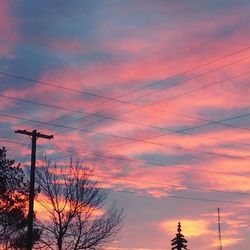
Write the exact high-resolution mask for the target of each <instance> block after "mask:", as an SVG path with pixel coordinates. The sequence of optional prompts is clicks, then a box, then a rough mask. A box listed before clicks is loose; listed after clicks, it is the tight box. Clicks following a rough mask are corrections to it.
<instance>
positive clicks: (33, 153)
mask: <svg viewBox="0 0 250 250" xmlns="http://www.w3.org/2000/svg"><path fill="white" fill-rule="evenodd" d="M15 133H18V134H23V135H28V136H30V137H31V141H32V148H31V169H30V188H29V212H28V235H27V249H28V250H32V245H33V219H34V197H35V170H36V141H37V139H38V138H44V139H49V140H50V139H52V138H53V135H45V134H41V133H38V132H37V131H36V130H33V131H27V130H16V131H15Z"/></svg>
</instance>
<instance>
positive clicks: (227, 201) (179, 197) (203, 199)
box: [108, 189, 244, 205]
mask: <svg viewBox="0 0 250 250" xmlns="http://www.w3.org/2000/svg"><path fill="white" fill-rule="evenodd" d="M108 190H109V191H111V192H117V193H127V194H136V195H141V193H137V192H135V191H125V190H115V189H108ZM165 198H166V199H168V198H173V199H184V200H193V201H206V202H216V203H231V204H238V205H239V204H241V205H244V203H243V202H238V201H229V200H216V199H206V198H196V197H186V196H179V195H168V196H166V197H165Z"/></svg>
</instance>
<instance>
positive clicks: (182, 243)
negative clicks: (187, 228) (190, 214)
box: [171, 222, 187, 250]
mask: <svg viewBox="0 0 250 250" xmlns="http://www.w3.org/2000/svg"><path fill="white" fill-rule="evenodd" d="M181 231H182V230H181V223H180V222H178V228H177V234H176V237H175V238H174V239H172V240H171V246H172V248H171V249H172V250H174V249H176V250H182V249H187V240H186V239H185V238H184V235H183V234H182V233H181Z"/></svg>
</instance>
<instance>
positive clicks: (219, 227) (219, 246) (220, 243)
mask: <svg viewBox="0 0 250 250" xmlns="http://www.w3.org/2000/svg"><path fill="white" fill-rule="evenodd" d="M218 233H219V244H218V249H219V250H222V239H221V225H220V209H219V208H218Z"/></svg>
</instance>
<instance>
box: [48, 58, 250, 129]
mask: <svg viewBox="0 0 250 250" xmlns="http://www.w3.org/2000/svg"><path fill="white" fill-rule="evenodd" d="M249 57H250V56H248V57H247V58H249ZM212 71H215V70H212ZM249 73H250V71H247V72H245V73H243V74H239V75H237V76H236V77H235V76H234V77H229V78H227V79H225V80H222V81H219V82H215V83H211V84H208V85H205V86H202V87H200V88H196V89H193V90H191V91H188V92H186V93H189V94H190V93H192V92H196V91H198V90H201V89H204V88H208V87H211V86H215V85H218V84H221V83H223V82H226V81H229V80H232V79H235V78H237V77H240V76H243V75H245V74H249ZM203 74H205V73H203ZM203 74H201V75H198V76H195V77H193V78H191V79H188V80H185V81H181V82H180V83H184V82H187V81H189V80H193V79H196V78H197V77H200V76H202V75H203ZM174 86H176V85H171V86H170V87H174ZM166 88H169V87H166ZM164 89H165V88H164ZM162 90H163V89H160V90H157V92H159V91H162ZM184 94H185V93H182V95H184ZM147 95H150V93H149V94H147ZM143 97H145V95H144V96H139V97H137V98H135V99H133V100H132V101H135V100H138V99H141V98H143ZM177 97H178V96H177ZM174 98H175V97H171V98H170V99H171V100H172V99H174ZM168 99H169V98H164V99H162V100H158V101H155V102H153V103H151V104H149V105H142V104H137V103H133V102H131V101H129V102H128V101H126V102H124V101H122V102H121V103H120V104H118V105H116V106H115V107H111V108H108V109H106V110H104V111H106V112H107V111H109V110H113V108H117V107H120V106H122V105H124V104H132V105H134V106H137V108H135V109H133V110H130V111H127V114H128V113H132V112H135V111H138V110H140V109H144V108H146V109H151V110H155V111H162V112H166V113H170V112H167V111H163V110H160V109H158V108H153V107H151V106H152V105H155V104H158V103H161V102H164V101H166V100H168ZM102 112H103V111H102ZM98 113H100V112H97V113H96V114H98ZM68 116H69V115H66V116H63V117H62V118H65V117H68ZM119 116H121V115H119V114H118V115H115V116H113V118H116V117H119ZM88 117H89V116H86V117H82V118H80V119H78V120H83V119H86V118H88ZM59 119H61V118H59ZM56 120H58V119H55V120H53V121H56ZM105 120H107V119H106V118H103V119H100V120H98V121H95V122H92V123H90V124H88V125H87V126H88V127H89V126H92V125H95V124H97V123H98V124H99V123H100V122H102V121H105ZM69 123H70V122H69ZM67 124H68V123H67ZM229 126H230V125H229Z"/></svg>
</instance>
